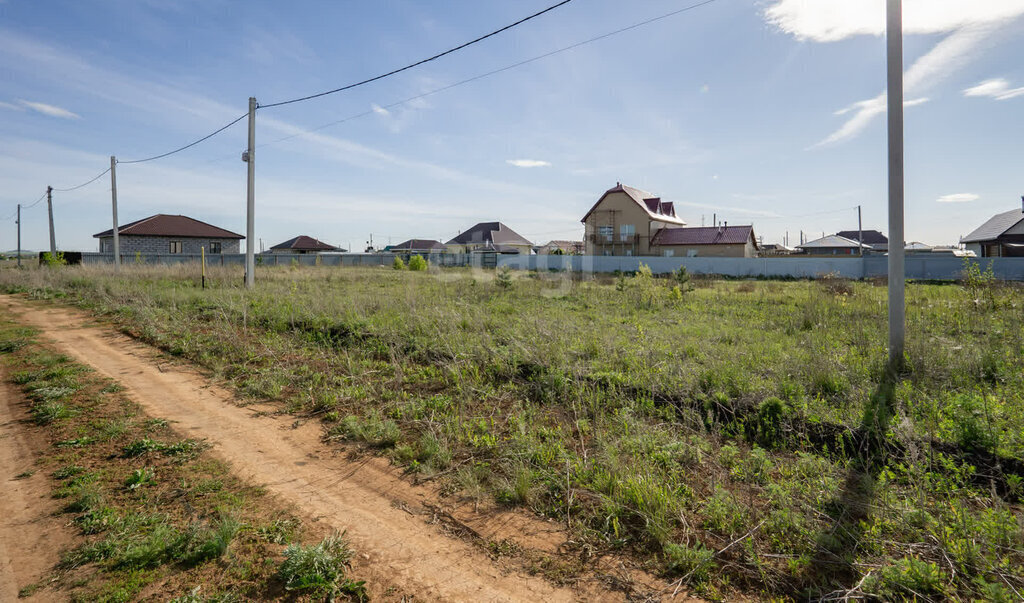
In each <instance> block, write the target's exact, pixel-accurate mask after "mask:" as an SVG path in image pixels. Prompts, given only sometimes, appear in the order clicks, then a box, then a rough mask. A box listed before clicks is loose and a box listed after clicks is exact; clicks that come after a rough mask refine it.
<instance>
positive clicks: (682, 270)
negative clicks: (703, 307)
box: [672, 266, 690, 291]
mask: <svg viewBox="0 0 1024 603" xmlns="http://www.w3.org/2000/svg"><path fill="white" fill-rule="evenodd" d="M672 276H674V277H675V279H676V283H678V284H679V288H680V289H682V290H683V291H685V290H686V288H687V287H688V286H689V285H690V271H689V270H687V269H686V266H680V267H679V270H676V271H675V272H673V273H672Z"/></svg>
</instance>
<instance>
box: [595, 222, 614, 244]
mask: <svg viewBox="0 0 1024 603" xmlns="http://www.w3.org/2000/svg"><path fill="white" fill-rule="evenodd" d="M597 236H598V237H600V238H601V239H603V240H605V241H607V242H609V243H610V242H611V241H612V239H613V238H615V227H614V226H598V227H597Z"/></svg>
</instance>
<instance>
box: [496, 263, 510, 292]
mask: <svg viewBox="0 0 1024 603" xmlns="http://www.w3.org/2000/svg"><path fill="white" fill-rule="evenodd" d="M495 279H496V282H497V283H498V286H499V287H501V288H502V289H511V288H512V269H511V268H509V267H508V266H502V267H501V268H498V272H497V273H495Z"/></svg>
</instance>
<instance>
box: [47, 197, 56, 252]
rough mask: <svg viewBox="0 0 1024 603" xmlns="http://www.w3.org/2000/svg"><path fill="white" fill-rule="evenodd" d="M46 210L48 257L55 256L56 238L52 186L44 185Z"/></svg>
mask: <svg viewBox="0 0 1024 603" xmlns="http://www.w3.org/2000/svg"><path fill="white" fill-rule="evenodd" d="M46 211H47V212H49V214H50V257H51V258H53V259H56V258H57V238H56V237H55V236H54V234H53V187H52V186H47V187H46Z"/></svg>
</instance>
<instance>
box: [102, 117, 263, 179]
mask: <svg viewBox="0 0 1024 603" xmlns="http://www.w3.org/2000/svg"><path fill="white" fill-rule="evenodd" d="M248 116H249V113H248V112H246V113H243V114H241V115H239V116H238V117H236V118H235V119H234V120H232V121H231V122H230V123H228V124H227V125H225V126H223V127H220V128H217V129H216V130H214V131H213V132H210V133H209V134H207V135H206V136H203V137H202V138H200V139H199V140H196V141H194V142H190V143H188V144H187V145H185V146H183V147H178V148H177V149H174V150H173V151H168V152H166V153H162V154H160V155H154V156H152V157H146V158H145V159H130V160H126V161H121V160H118V161H117V162H118V163H144V162H146V161H154V160H156V159H163V158H164V157H168V156H170V155H174V154H175V153H180V152H181V151H184V150H185V149H188V148H191V147H194V146H196V145H197V144H199V143H201V142H203V141H206V140H209V139H211V138H213V137H214V136H216V135H218V134H220V133H221V132H223V131H224V130H227V129H228V128H230V127H231V126H233V125H235V124H237V123H238V122H240V121H242V120H243V119H245V118H246V117H248ZM108 171H109V170H108Z"/></svg>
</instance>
